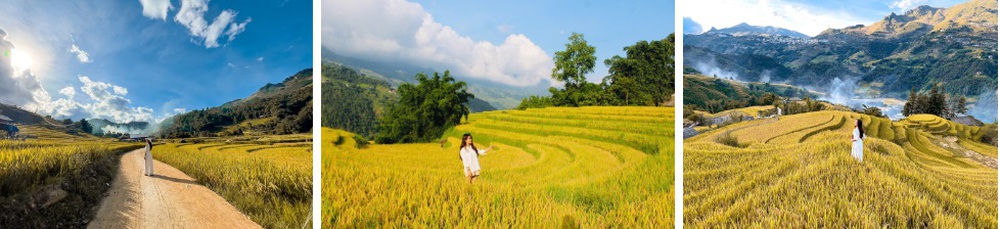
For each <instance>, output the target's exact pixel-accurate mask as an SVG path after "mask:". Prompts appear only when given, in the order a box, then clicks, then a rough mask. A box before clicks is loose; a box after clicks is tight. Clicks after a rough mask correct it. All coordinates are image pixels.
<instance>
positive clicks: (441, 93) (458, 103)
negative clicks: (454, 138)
mask: <svg viewBox="0 0 1000 229" xmlns="http://www.w3.org/2000/svg"><path fill="white" fill-rule="evenodd" d="M416 79H417V82H418V83H417V84H416V85H414V84H403V85H401V86H399V90H397V91H398V93H399V96H400V97H399V103H396V104H393V105H390V107H389V112H388V113H386V114H385V116H383V117H382V119H381V120H379V133H378V134H377V135H376V137H375V141H376V142H378V143H389V144H391V143H411V142H430V141H433V140H434V139H436V138H438V137H440V136H441V135H442V134H444V131H445V130H447V129H448V128H451V127H452V126H455V125H458V124H459V123H461V121H462V117H466V118H468V115H469V108H468V107H467V106H466V104H467V103H468V101H469V100H470V99H472V98H473V97H474V96H473V95H472V94H471V93H468V92H466V89H467V87H466V85H465V82H456V81H455V79H454V78H452V77H451V73H450V72H449V71H445V72H444V75H443V76H442V75H439V74H438V73H436V72H435V73H434V77H433V78H428V77H427V75H426V74H423V73H420V74H417V75H416Z"/></svg>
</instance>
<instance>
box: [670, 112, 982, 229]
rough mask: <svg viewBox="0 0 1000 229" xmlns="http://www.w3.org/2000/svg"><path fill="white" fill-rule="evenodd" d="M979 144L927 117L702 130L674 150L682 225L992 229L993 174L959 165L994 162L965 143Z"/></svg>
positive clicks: (841, 118) (819, 116)
mask: <svg viewBox="0 0 1000 229" xmlns="http://www.w3.org/2000/svg"><path fill="white" fill-rule="evenodd" d="M858 118H860V119H862V121H863V123H864V125H865V130H866V133H867V134H868V135H869V136H868V138H867V139H866V140H865V142H864V145H865V149H864V160H863V162H861V163H859V162H858V161H857V160H855V159H854V158H852V157H851V156H850V151H851V146H850V140H849V139H850V136H851V132H852V128H853V127H854V120H857V119H858ZM982 134H983V133H981V132H980V130H979V128H978V127H971V126H965V125H961V124H957V123H954V122H951V121H948V120H945V119H942V118H939V117H936V116H930V115H914V116H910V117H909V118H907V119H905V120H901V121H896V122H892V121H890V120H888V119H885V118H875V117H872V116H867V115H862V114H857V113H849V112H840V111H820V112H811V113H803V114H796V115H789V116H783V117H781V119H780V120H776V119H762V120H754V121H747V122H741V123H737V124H733V125H730V126H727V127H724V128H720V129H715V130H711V131H708V132H706V133H702V134H700V135H697V136H694V137H692V138H689V139H686V140H685V141H684V150H685V152H684V224H685V226H686V227H692V228H718V227H721V228H747V227H753V228H756V227H782V228H820V227H826V228H915V227H917V228H927V227H931V228H996V227H997V217H996V216H997V169H996V168H995V167H992V168H991V167H987V166H986V165H985V163H984V162H982V161H977V160H975V159H973V158H974V157H969V156H963V155H964V154H972V156H978V157H982V158H986V160H985V161H990V160H992V161H994V162H995V161H996V157H997V147H995V146H992V145H986V144H982V143H979V142H977V141H974V140H973V139H976V138H978V136H981V135H982ZM732 138H735V143H732V144H722V143H720V142H724V141H723V140H724V139H732ZM959 146H960V147H959ZM983 156H985V157H983Z"/></svg>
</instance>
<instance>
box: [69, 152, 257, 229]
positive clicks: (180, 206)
mask: <svg viewBox="0 0 1000 229" xmlns="http://www.w3.org/2000/svg"><path fill="white" fill-rule="evenodd" d="M143 153H144V149H139V150H135V151H132V152H129V153H126V154H125V155H124V156H122V158H121V165H120V166H119V167H118V173H117V174H116V175H115V180H114V182H113V183H112V184H111V188H110V189H109V190H108V196H107V197H105V198H104V200H102V201H101V206H100V210H98V211H97V215H96V216H95V217H94V221H92V222H91V223H90V225H88V226H87V228H260V225H257V223H254V222H253V221H251V220H250V219H249V218H247V216H245V215H243V213H240V211H239V210H236V208H235V207H233V206H232V205H231V204H229V202H226V200H225V199H223V198H222V197H221V196H219V195H218V194H216V193H215V192H212V190H210V189H208V188H207V187H205V186H202V185H199V184H198V183H197V182H195V179H194V178H191V177H189V176H187V175H185V174H184V173H183V172H181V171H179V170H177V169H175V168H173V167H170V166H169V165H167V164H164V163H162V162H160V161H156V162H154V164H153V168H154V169H155V170H154V171H155V173H156V175H154V176H143V175H142V171H143V164H142V163H143V158H142V156H143Z"/></svg>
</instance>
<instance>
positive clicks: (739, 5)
mask: <svg viewBox="0 0 1000 229" xmlns="http://www.w3.org/2000/svg"><path fill="white" fill-rule="evenodd" d="M962 2H965V1H962V0H883V1H873V0H845V1H818V0H812V1H805V0H699V1H684V2H682V3H681V4H683V5H682V6H681V8H680V9H681V10H682V11H681V15H682V16H683V17H684V28H683V32H684V33H685V34H689V33H700V32H704V31H707V30H709V29H710V28H712V27H713V26H714V27H716V28H725V27H730V26H734V25H736V24H739V23H742V22H746V23H748V24H751V25H761V26H765V25H766V26H776V27H781V28H786V29H791V30H795V31H798V32H801V33H804V34H806V35H809V36H815V35H817V34H819V33H820V32H822V31H823V30H826V29H827V28H843V27H847V26H852V25H856V24H865V25H868V24H871V23H873V22H875V21H878V20H881V19H882V18H884V17H885V16H887V15H889V13H893V12H895V13H897V14H902V13H904V12H906V11H907V10H910V9H913V8H916V7H917V6H920V5H929V6H933V7H938V8H945V7H950V6H952V5H955V4H958V3H962ZM719 15H726V16H719ZM691 21H693V22H694V23H690V22H691Z"/></svg>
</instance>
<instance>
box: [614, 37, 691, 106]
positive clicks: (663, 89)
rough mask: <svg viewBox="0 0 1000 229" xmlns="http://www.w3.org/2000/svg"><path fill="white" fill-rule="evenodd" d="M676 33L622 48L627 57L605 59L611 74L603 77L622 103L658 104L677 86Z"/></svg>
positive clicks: (666, 98)
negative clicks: (674, 77)
mask: <svg viewBox="0 0 1000 229" xmlns="http://www.w3.org/2000/svg"><path fill="white" fill-rule="evenodd" d="M673 42H674V35H673V34H671V35H669V36H668V37H667V38H665V39H662V40H657V41H652V42H647V41H639V42H636V43H635V45H632V46H627V47H625V48H623V50H624V51H625V54H626V57H621V56H617V55H616V56H614V57H611V58H610V59H607V60H604V64H605V65H607V66H608V73H610V75H608V76H606V77H605V78H604V83H605V84H607V85H608V89H609V91H611V93H612V94H613V95H614V96H616V97H617V99H618V100H621V101H622V102H623V103H620V105H644V106H659V105H660V104H663V103H664V102H666V101H667V100H668V99H669V96H670V94H672V93H673V88H674V80H673V73H674V56H673V53H674V47H673Z"/></svg>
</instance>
